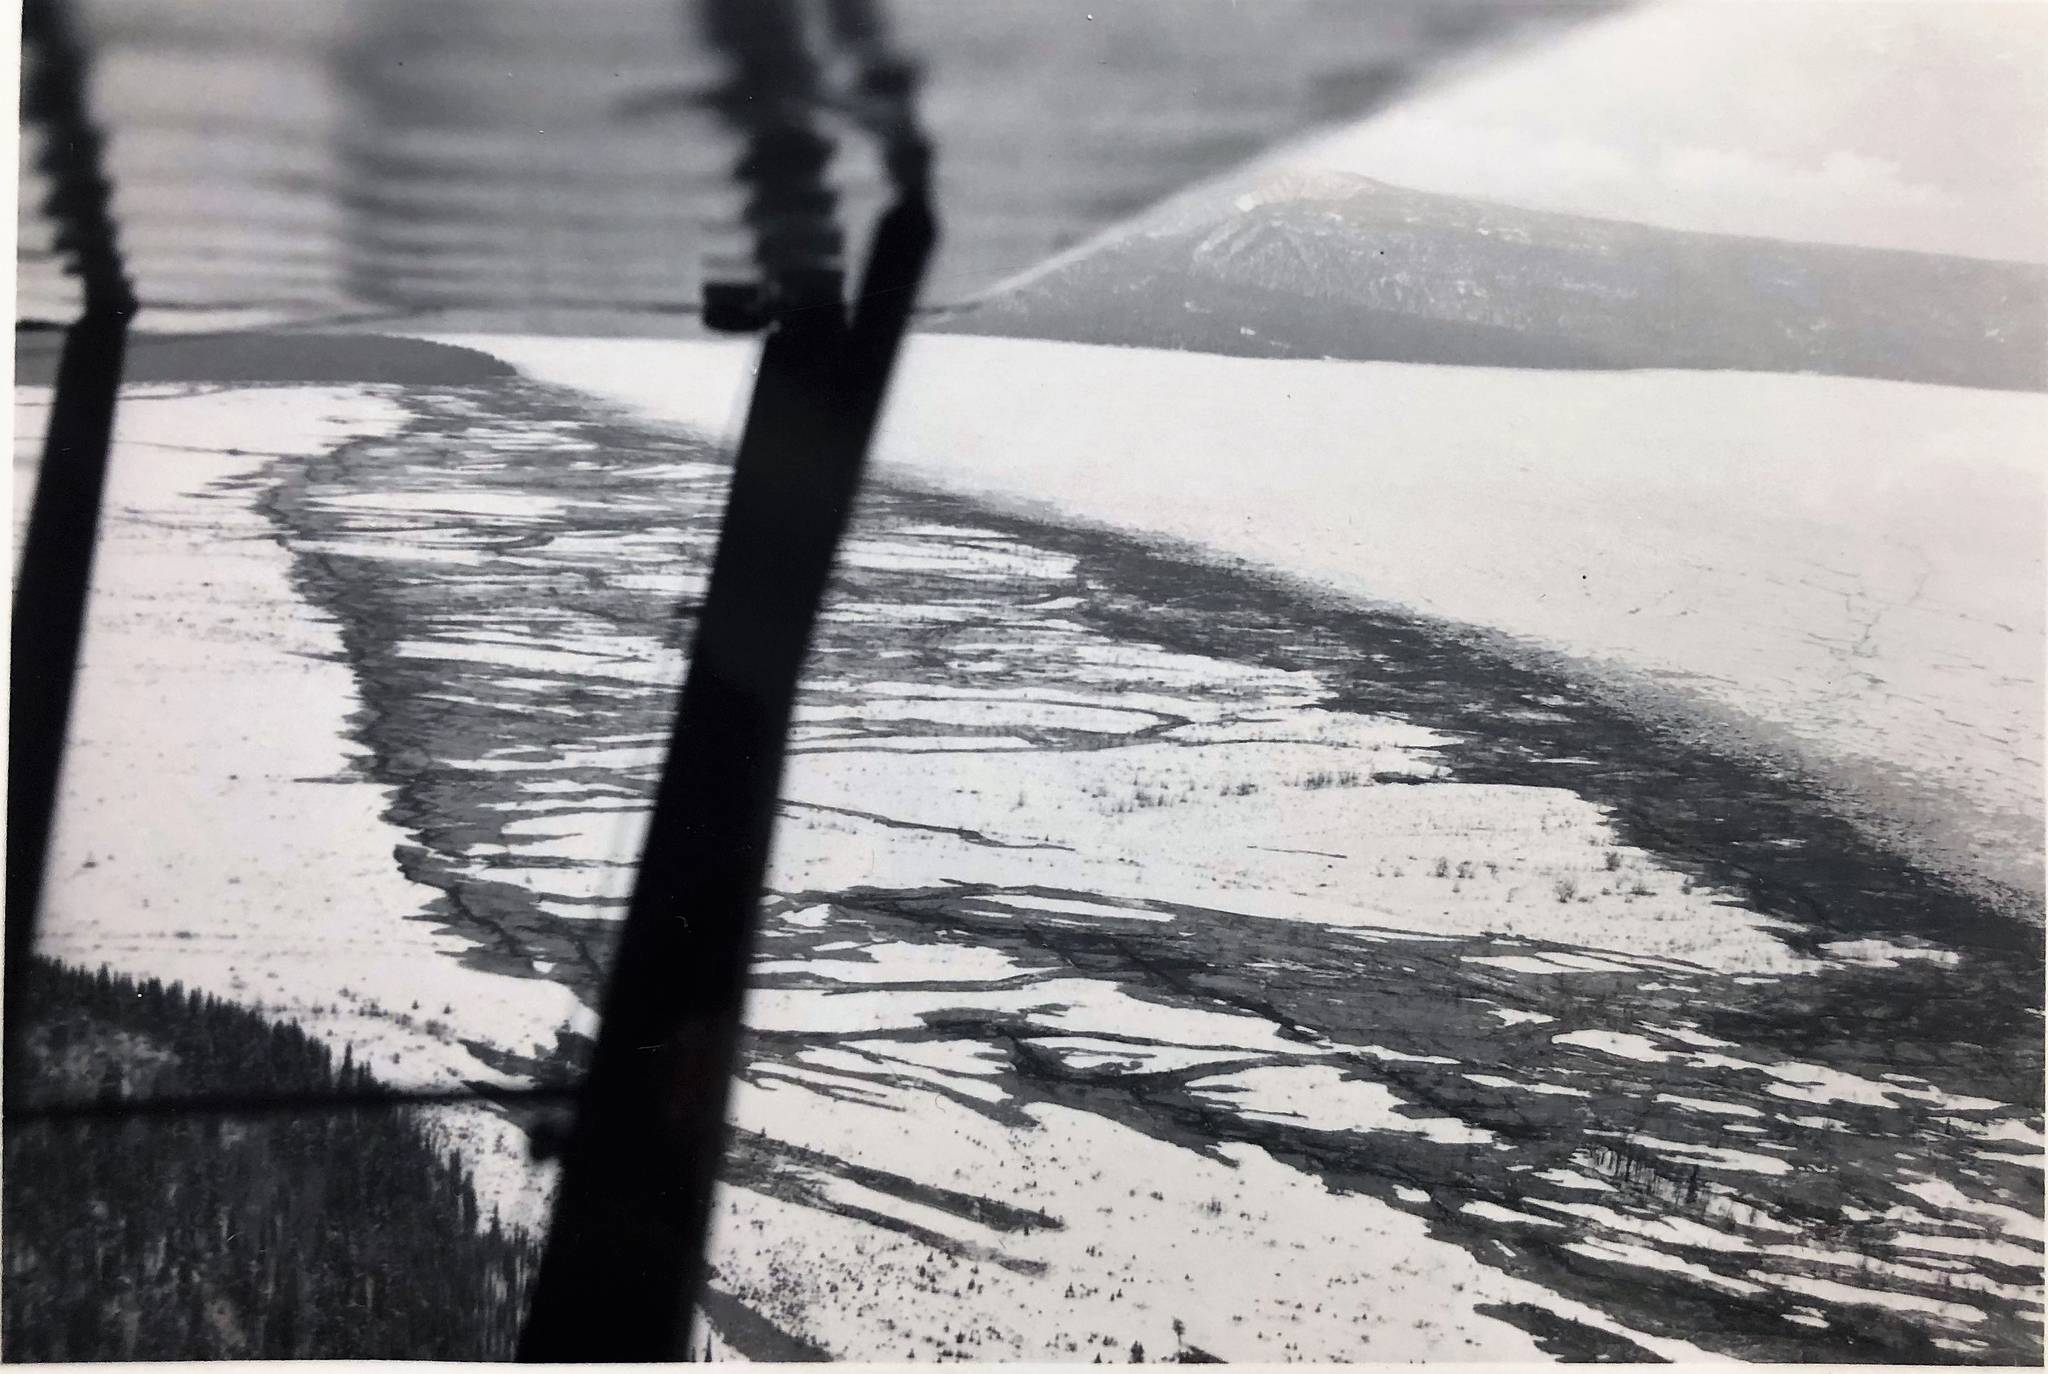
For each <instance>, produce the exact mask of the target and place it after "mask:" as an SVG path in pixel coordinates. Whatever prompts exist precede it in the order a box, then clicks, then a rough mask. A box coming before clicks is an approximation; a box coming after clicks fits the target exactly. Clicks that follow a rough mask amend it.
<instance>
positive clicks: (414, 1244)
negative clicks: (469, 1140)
mask: <svg viewBox="0 0 2048 1374" xmlns="http://www.w3.org/2000/svg"><path fill="white" fill-rule="evenodd" d="M32 979H33V982H32V985H31V992H30V994H29V995H28V996H27V997H25V999H24V1000H25V1002H26V1004H27V1005H26V1006H25V1007H24V1008H22V1009H20V1011H21V1012H25V1013H26V1014H28V1015H29V1016H30V1018H31V1020H30V1025H31V1030H30V1031H29V1033H28V1034H27V1036H26V1038H25V1041H24V1052H23V1054H22V1056H21V1058H22V1063H21V1064H19V1065H9V1066H8V1068H9V1072H8V1082H7V1084H6V1090H7V1096H8V1101H9V1104H10V1108H13V1109H24V1108H25V1109H29V1116H28V1119H18V1120H17V1121H16V1122H11V1123H10V1124H9V1126H8V1128H7V1132H6V1139H5V1176H4V1178H5V1189H4V1191H5V1219H4V1220H5V1231H4V1237H5V1260H4V1262H5V1285H4V1289H0V1303H4V1323H5V1325H4V1332H0V1354H4V1357H5V1358H6V1359H7V1360H9V1361H17V1360H114V1359H118V1360H206V1359H235V1358H263V1359H280V1358H294V1357H311V1358H326V1359H336V1358H380V1357H403V1358H408V1359H450V1360H453V1359H486V1358H504V1357H506V1356H508V1355H509V1354H510V1353H511V1349H512V1343H513V1340H514V1338H515V1336H516V1333H517V1329H518V1323H519V1319H520V1314H521V1312H522V1311H523V1309H524V1295H525V1289H526V1284H527V1281H528V1278H529V1276H530V1274H531V1273H532V1270H533V1268H534V1265H535V1263H536V1261H537V1258H538V1251H537V1247H536V1246H535V1245H534V1243H533V1242H532V1241H531V1240H529V1239H528V1238H527V1237H526V1236H525V1235H524V1234H522V1233H520V1232H517V1231H514V1230H511V1229H508V1228H506V1227H504V1226H501V1225H500V1223H499V1221H498V1219H497V1218H496V1216H495V1215H493V1216H490V1217H480V1216H479V1215H478V1207H477V1200H476V1194H475V1192H474V1190H473V1188H472V1186H471V1181H470V1178H469V1175H468V1173H467V1171H466V1170H465V1169H464V1168H463V1167H462V1165H461V1164H460V1162H459V1161H458V1160H456V1159H455V1158H453V1157H451V1156H448V1155H444V1154H443V1153H442V1152H441V1150H440V1148H439V1147H438V1146H437V1145H436V1144H435V1143H434V1142H433V1140H432V1139H431V1138H430V1136H429V1135H428V1133H427V1132H426V1130H425V1129H424V1127H423V1126H422V1124H421V1123H420V1122H418V1121H416V1120H415V1119H414V1118H413V1117H412V1116H411V1115H410V1114H409V1113H407V1112H405V1111H403V1110H400V1109H393V1108H389V1107H382V1106H368V1107H359V1108H355V1109H353V1110H334V1109H325V1110H312V1111H290V1112H274V1113H266V1114H255V1113H239V1114H223V1113H215V1112H191V1113H179V1114H173V1115H152V1116H143V1115H135V1116H126V1117H124V1116H122V1115H120V1114H112V1115H107V1116H96V1117H92V1118H88V1119H68V1120H36V1119H34V1118H33V1108H34V1107H35V1106H36V1105H39V1104H55V1103H67V1104H68V1103H78V1102H89V1101H104V1100H106V1099H132V1100H137V1101H140V1100H144V1099H151V1098H161V1097H165V1096H171V1095H178V1096H183V1095H189V1094H214V1093H222V1094H234V1095H237V1096H242V1097H261V1096H264V1095H265V1094H269V1093H309V1092H310V1093H325V1092H335V1093H342V1094H347V1093H354V1092H361V1091H363V1090H366V1089H374V1088H375V1087H376V1086H377V1084H376V1083H375V1080H374V1079H373V1078H372V1077H371V1075H370V1074H369V1072H368V1071H367V1070H365V1069H363V1068H362V1067H360V1066H358V1065H356V1064H355V1063H353V1062H352V1059H351V1057H350V1056H349V1055H348V1054H346V1053H344V1055H343V1057H342V1061H341V1063H340V1064H338V1065H337V1064H336V1063H335V1062H334V1057H333V1055H332V1054H331V1052H330V1051H329V1050H328V1048H327V1047H326V1046H325V1045H323V1044H321V1043H319V1042H318V1041H315V1040H313V1039H312V1038H310V1037H309V1036H307V1035H306V1034H305V1033H304V1032H303V1031H301V1030H300V1029H299V1028H298V1027H297V1026H296V1025H273V1024H271V1023H269V1022H267V1021H265V1020H264V1019H263V1018H262V1017H260V1016H258V1015H256V1014H254V1013H253V1012H250V1011H248V1010H246V1009H244V1008H242V1007H239V1006H236V1005H234V1004H232V1003H227V1002H223V1001H221V1000H219V999H218V998H214V997H210V996H202V995H201V994H199V993H198V992H196V991H188V990H186V989H184V988H182V987H180V986H179V985H177V984H172V985H171V986H169V987H165V986H164V985H163V984H162V983H161V982H159V981H157V980H154V979H152V980H150V981H148V982H143V983H137V982H135V981H133V980H131V979H128V978H124V977H116V976H112V975H110V974H109V973H108V972H107V970H106V969H104V968H102V969H101V970H100V971H99V972H98V973H97V974H90V973H85V972H82V971H79V970H74V969H69V968H63V967H60V966H57V965H53V964H47V963H44V964H39V965H38V966H37V968H36V969H35V970H34V972H33V974H32ZM9 1013H10V1014H17V1009H15V1008H9Z"/></svg>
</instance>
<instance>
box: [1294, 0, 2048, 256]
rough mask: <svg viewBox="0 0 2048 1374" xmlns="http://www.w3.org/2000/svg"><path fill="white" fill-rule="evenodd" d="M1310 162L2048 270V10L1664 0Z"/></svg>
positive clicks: (1426, 186) (1385, 120)
mask: <svg viewBox="0 0 2048 1374" xmlns="http://www.w3.org/2000/svg"><path fill="white" fill-rule="evenodd" d="M1285 160H1286V161H1287V162H1289V163H1291V164H1294V165H1301V166H1313V167H1322V168H1331V169H1338V170H1345V171H1353V172H1359V173H1362V174H1364V175H1367V176H1372V177H1376V178H1378V179H1380V180H1383V181H1387V182H1390V183H1394V184H1396V185H1401V186H1407V187H1412V188H1415V189H1419V190H1430V191H1443V192H1449V193H1453V194H1463V195H1471V196H1478V197H1484V198H1488V199H1495V200H1503V201H1508V202H1511V203H1513V204H1517V205H1523V206H1528V207H1531V208H1535V209H1545V210H1559V211H1566V212H1571V213H1577V214H1587V215H1597V216H1600V217H1603V218H1610V219H1625V220H1635V221H1641V222H1647V223H1653V224H1663V225H1669V226H1672V227H1675V228H1683V229H1703V230H1718V231H1724V232H1730V233H1747V234H1760V235H1766V236H1769V237H1773V238H1787V239H1804V240H1819V241H1825V242H1836V243H1860V244H1870V245H1875V246H1880V247H1891V248H1912V249H1921V250H1925V251H1929V252H1940V253H1962V254H1970V255H1975V256H1981V257H2000V258H2025V259H2033V260H2044V259H2048V229H2044V227H2043V226H2044V225H2048V4H2044V3H2041V2H2040V0H1982V2H1981V3H1979V2H1977V0H1662V2H1661V3H1652V4H1650V5H1648V6H1646V7H1645V8H1643V9H1641V10H1636V11H1631V12H1625V13H1623V14H1621V15H1620V16H1618V17H1616V18H1614V19H1610V20H1605V21H1601V22H1599V23H1596V24H1593V25H1590V26H1588V27H1587V28H1584V29H1581V30H1577V31H1575V32H1573V33H1572V34H1570V35H1569V36H1567V37H1565V38H1564V39H1562V40H1560V41H1557V42H1554V43H1552V44H1549V45H1548V46H1544V47H1540V48H1536V49H1533V50H1531V51H1528V52H1525V53H1521V54H1517V55H1515V56H1512V57H1509V58H1507V59H1505V60H1500V61H1497V62H1496V63H1495V64H1494V65H1492V66H1488V67H1483V68H1480V69H1479V70H1477V71H1475V72H1474V73H1472V74H1469V75H1467V76H1465V77H1464V78H1462V79H1459V80H1454V81H1451V82H1447V83H1446V84H1445V85H1443V86H1441V87H1439V88H1437V89H1434V90H1431V91H1428V92H1425V93H1422V94H1419V95H1417V96H1415V97H1414V98H1412V99H1410V100H1408V101H1406V102H1404V103H1402V104H1401V105H1399V106H1398V107H1397V108H1395V109H1394V110H1392V111H1390V112H1389V113H1387V114H1384V115H1380V116H1377V117H1375V118H1372V119H1370V120H1368V121H1366V122H1365V123H1363V124H1361V125H1358V126H1356V127H1355V128H1353V129H1350V130H1346V131H1344V132H1342V133H1340V134H1338V135H1336V136H1334V137H1331V138H1328V139H1325V140H1322V141H1320V142H1318V143H1315V144H1312V145H1308V146H1307V147H1304V148H1301V149H1297V150H1294V151H1293V152H1291V153H1289V154H1288V155H1286V158H1285Z"/></svg>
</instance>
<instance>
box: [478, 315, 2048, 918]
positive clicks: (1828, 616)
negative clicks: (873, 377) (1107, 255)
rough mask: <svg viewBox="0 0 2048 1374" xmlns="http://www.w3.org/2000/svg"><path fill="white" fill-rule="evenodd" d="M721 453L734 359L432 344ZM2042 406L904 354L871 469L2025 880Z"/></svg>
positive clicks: (1456, 375) (2044, 509) (1937, 392)
mask: <svg viewBox="0 0 2048 1374" xmlns="http://www.w3.org/2000/svg"><path fill="white" fill-rule="evenodd" d="M446 341H447V342H454V343H462V344H467V345H469V346H471V347H477V348H481V349H484V350H485V351H487V352H491V353H493V354H495V355H497V356H499V357H501V358H503V359H505V360H507V361H509V362H511V363H512V364H514V365H515V366H517V367H519V368H520V369H521V370H522V371H524V372H526V373H527V374H528V375H531V376H533V377H536V378H538V379H541V380H545V381H550V382H555V383H560V384H563V385H568V386H572V387H576V388H578V389H580V390H582V391H584V392H586V393H588V394H590V395H592V396H595V397H600V398H603V399H605V400H608V401H612V402H615V403H619V404H621V405H623V406H626V407H628V408H630V409H631V410H632V411H633V412H634V413H636V414H638V415H640V416H643V417H648V418H652V419H656V420H661V421H668V422H673V423H677V424H680V425H683V426H686V427H688V428H690V429H692V430H694V431H697V432H699V433H702V434H705V435H709V436H714V437H719V438H730V437H731V436H732V435H734V434H735V432H736V427H737V422H738V419H739V416H740V406H741V403H742V399H743V396H744V392H745V387H746V383H747V381H748V379H749V377H750V374H751V368H752V366H753V361H754V350H753V348H752V347H751V346H749V345H747V344H744V343H727V342H703V343H699V342H673V341H663V342H651V341H638V340H619V339H576V340H561V339H528V338H519V339H514V338H502V337H492V338H477V337H462V338H450V339H448V340H446ZM2044 439H2048V398H2043V397H2040V396H2034V395H2024V394H2012V393H2002V392H1986V391H1975V390H1968V389H1962V388H1950V387H1935V386H1925V385H1917V384H1911V383H1897V382H1882V381H1867V380H1856V379H1843V378H1827V377H1808V376H1782V375H1763V374H1747V373H1678V372H1614V373H1562V372H1521V371H1513V370H1499V369H1487V368H1455V367H1434V366H1414V365H1404V364H1394V363H1352V362H1315V361H1275V360H1265V359H1246V358H1226V357H1215V356H1209V355H1200V354H1188V353H1172V352H1162V351H1152V350H1143V349H1122V348H1101V347H1092V346H1088V345H1080V344H1062V343H1048V342H1039V341H1025V340H1004V339H986V338H971V337H920V338H916V339H914V340H913V341H912V343H911V345H910V347H909V349H908V351H907V354H906V356H905V359H904V362H903V365H902V370H901V372H900V375H899V378H898V381H897V384H896V386H895V388H894V390H893V392H892V394H891V397H890V403H889V408H888V411H887V414H886V416H885V420H884V425H883V430H882V433H881V436H880V439H879V441H878V445H877V453H876V461H877V465H878V470H879V472H880V474H881V475H883V476H884V477H886V478H890V479H893V480H898V481H908V482H912V483H916V484H920V485H925V486H929V487H932V488H936V489H940V490H945V491H950V492H958V493H962V494H966V495H970V496H973V497H975V498H977V499H980V500H984V501H987V502H990V503H992V504H995V505H997V506H1001V507H1008V508H1013V509H1019V510H1024V511H1029V512H1034V513H1039V514H1043V515H1046V516H1048V517H1050V518H1052V519H1055V520H1058V521H1061V522H1064V523H1067V524H1081V525H1099V526H1103V527H1108V528H1112V529H1117V530H1122V531H1130V532H1134V533H1138V534H1141V535H1145V536H1150V537H1154V538H1159V539H1164V540H1167V541H1172V542H1175V543H1180V544H1184V545H1188V546H1192V547H1194V548H1196V549H1198V550H1201V551H1204V552H1206V553H1207V554H1209V555H1212V556H1218V557H1222V558H1226V559H1233V560H1242V561H1243V562H1245V563H1247V564H1250V565H1252V566H1254V567H1258V568H1262V569H1266V570H1270V571H1273V572H1278V573H1282V574H1286V575H1289V576H1292V577H1295V578H1298V579H1301V580H1303V581H1305V582H1307V583H1309V584H1311V585H1313V586H1317V587H1322V588H1326V589H1329V590H1332V591H1335V592H1337V593H1340V594H1342V595H1344V596H1348V597H1357V598H1364V599H1366V600H1369V601H1375V602H1381V603H1390V604H1394V605H1398V606H1401V607H1405V608H1409V609H1413V610H1416V611H1420V612H1422V613H1425V614H1428V615H1432V616H1439V617H1442V618H1443V619H1444V620H1445V621H1447V622H1450V623H1452V624H1454V625H1461V626H1468V627H1473V628H1475V629H1478V630H1481V631H1485V632H1490V633H1493V634H1497V635H1502V636H1506V637H1508V638H1509V639H1510V640H1511V641H1512V642H1513V643H1515V644H1516V645H1518V646H1520V647H1521V648H1523V649H1524V650H1529V651H1534V652H1537V653H1542V654H1558V655H1565V656H1569V657H1572V658H1577V659H1583V660H1584V661H1585V662H1586V664H1587V666H1588V668H1589V669H1592V670H1595V671H1596V676H1597V677H1598V678H1599V679H1601V680H1603V681H1604V682H1606V683H1607V684H1608V685H1609V687H1610V688H1612V689H1613V690H1617V691H1620V692H1622V693H1625V694H1626V695H1627V696H1628V698H1629V699H1630V701H1631V702H1632V704H1633V705H1634V706H1635V707H1636V708H1637V709H1639V710H1642V711H1645V712H1648V713H1651V714H1653V715H1655V716H1657V717H1659V718H1661V719H1665V720H1667V721H1670V722H1673V723H1675V724H1677V725H1678V726H1679V727H1680V728H1682V729H1684V730H1686V731H1687V732H1688V733H1690V734H1692V735H1694V736H1695V737H1698V736H1706V737H1709V738H1713V737H1718V738H1719V740H1720V742H1721V743H1724V744H1727V745H1730V746H1732V747H1734V748H1737V749H1740V750H1744V751H1756V750H1762V751H1763V752H1765V753H1766V754H1767V755H1770V756H1774V757H1776V758H1777V759H1779V760H1781V761H1783V762H1784V763H1787V764H1789V765H1792V766H1794V767H1795V768H1798V769H1800V770H1803V771H1806V772H1809V773H1812V774H1814V775H1817V776H1818V777H1819V778H1821V779H1822V780H1824V781H1825V782H1826V783H1827V784H1829V785H1830V786H1832V787H1833V788H1835V789H1837V790H1838V792H1839V794H1840V796H1841V798H1842V800H1843V804H1844V805H1845V806H1846V807H1848V808H1849V809H1850V810H1851V811H1852V813H1853V814H1854V815H1855V817H1856V818H1857V819H1858V820H1860V821H1861V822H1863V823H1864V824H1865V825H1867V826H1868V827H1870V828H1871V829H1872V830H1874V831H1876V832H1878V833H1880V834H1882V835H1884V836H1885V837H1886V838H1888V839H1889V840H1891V841H1892V842H1893V843H1896V844H1899V845H1901V846H1903V847H1904V848H1905V849H1906V850H1907V852H1909V853H1911V854H1912V855H1913V856H1914V857H1916V858H1919V859H1921V860H1923V861H1926V862H1931V863H1933V864H1935V865H1936V866H1938V867H1943V868H1946V869H1949V870H1951V871H1955V872H1959V873H1960V874H1962V875H1964V876H1967V877H1973V878H1978V879H1984V880H1988V881H1989V882H1990V883H1992V884H1996V885H1998V886H1999V887H2002V888H2003V889H2004V890H2005V891H2006V892H2007V893H2017V894H2019V898H2020V900H2021V901H2022V902H2024V903H2029V904H2038V901H2039V898H2040V894H2041V876H2040V874H2041V869H2040V836H2041V827H2042V815H2043V812H2042V748H2041V746H2042V715H2043V712H2042V690H2043V655H2044V649H2043V644H2044V638H2043V636H2044V599H2043V592H2042V587H2043V575H2044V572H2043V531H2044V517H2048V504H2044V494H2048V487H2044V482H2043V447H2044Z"/></svg>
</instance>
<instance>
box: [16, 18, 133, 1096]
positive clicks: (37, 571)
mask: <svg viewBox="0 0 2048 1374" xmlns="http://www.w3.org/2000/svg"><path fill="white" fill-rule="evenodd" d="M68 19H69V15H68V13H67V12H66V11H65V9H64V8H63V7H62V6H61V5H60V4H58V3H57V0H28V3H27V5H26V6H25V7H24V9H23V12H22V38H23V54H22V55H23V60H24V63H25V66H26V70H25V73H24V80H23V83H22V84H23V93H22V120H23V124H24V125H25V126H30V127H33V128H34V129H35V130H36V132H37V133H38V135H39V136H40V139H41V143H42V148H41V152H40V154H39V156H38V158H37V165H38V167H39V168H40V169H41V170H42V171H43V172H44V173H45V174H46V175H47V176H48V177H49V179H50V192H49V195H48V196H47V198H46V199H45V201H44V204H43V209H44V211H45V212H46V213H47V214H48V215H49V216H50V217H51V219H52V220H54V221H55V223H56V225H57V243H58V246H59V248H60V249H61V250H62V251H63V252H64V254H65V256H66V259H67V269H68V270H69V271H70V272H71V274H72V275H74V276H76V277H78V278H79V279H80V281H81V283H82V285H83V288H84V298H85V299H84V309H83V311H82V313H81V314H80V316H79V318H78V320H77V321H76V322H75V323H74V324H73V325H72V326H71V328H70V330H69V331H68V332H67V333H66V334H65V336H64V351H63V354H62V356H61V358H60V359H59V361H58V365H57V385H56V390H55V392H54V393H53V395H52V397H51V402H50V419H49V429H48V432H47V434H46V436H45V438H44V441H43V460H42V466H41V467H40V468H39V469H38V470H37V476H36V490H35V498H34V501H33V503H32V504H31V506H30V508H29V517H28V528H27V530H26V531H25V532H24V534H23V536H22V544H21V557H20V562H19V564H18V565H17V572H16V577H15V585H14V611H13V619H12V622H11V625H10V634H9V649H10V652H11V653H12V655H13V658H12V661H11V662H10V664H9V667H8V714H7V914H6V919H7V945H6V958H7V967H6V997H7V1000H6V1010H5V1023H6V1025H5V1038H6V1046H5V1048H6V1055H7V1062H8V1064H9V1066H10V1067H13V1066H16V1065H18V1063H19V1058H18V1056H17V1055H16V1053H15V1051H16V1048H17V1046H18V1044H19V1038H20V1035H21V1033H22V1029H23V1027H22V1021H23V1018H24V1016H25V1015H26V1010H27V1009H26V1008H25V1007H24V1006H23V1004H22V997H21V994H22V991H23V986H24V983H23V980H24V979H25V977H26V975H27V973H28V967H29V960H30V957H31V955H32V953H33V951H34V949H35V937H36V918H37V915H38V912H39V910H40V908H41V905H42V894H43V877H44V869H45V868H46V867H47V865H48V861H49V849H50V834H51V831H52V829H53V828H54V824H55V818H56V808H57V788H58V784H59V781H60V775H61V773H62V771H63V760H64V735H65V730H66V728H67V726H68V725H69V723H70V719H71V700H72V695H73V687H74V686H75V684H76V680H77V676H78V652H79V644H80V642H81V640H82V639H83V638H84V634H85V612H86V599H87V594H88V592H89V589H90V587H91V583H92V562H93V550H94V548H95V546H96V545H97V544H98V542H99V517H100V502H101V497H102V494H103V492H104V490H105V487H106V477H107V453H108V448H109V445H110V444H111V443H112V439H113V429H114V400H115V397H116V396H117V394H118V393H119V391H120V388H121V365H122V360H123V356H124V354H125V352H126V349H127V341H128V323H129V320H130V319H131V318H132V317H133V316H134V313H135V296H134V293H133V291H132V289H131V288H130V286H129V283H128V280H127V277H126V275H125V273H124V272H123V270H122V266H121V257H120V251H119V247H118V244H117V242H116V237H115V233H114V227H113V219H112V216H111V213H110V210H109V199H110V192H109V188H108V185H107V182H106V179H105V177H104V176H103V175H102V172H101V159H100V135H99V131H98V130H97V129H96V128H95V127H94V125H93V123H92V121H91V119H90V118H89V116H88V114H87V111H86V107H85V86H86V79H85V76H86V74H85V58H84V50H83V48H82V45H81V44H80V42H79V41H78V38H77V36H76V35H75V34H74V33H73V32H72V30H71V28H70V25H69V24H68V22H67V20H68Z"/></svg>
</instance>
